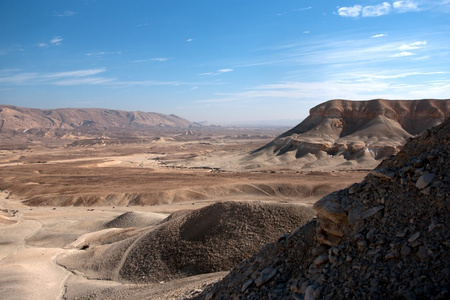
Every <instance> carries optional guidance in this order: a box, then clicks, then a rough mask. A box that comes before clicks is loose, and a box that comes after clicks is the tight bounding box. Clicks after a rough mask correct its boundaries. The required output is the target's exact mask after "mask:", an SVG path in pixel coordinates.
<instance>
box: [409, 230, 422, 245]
mask: <svg viewBox="0 0 450 300" xmlns="http://www.w3.org/2000/svg"><path fill="white" fill-rule="evenodd" d="M419 236H420V231H418V232H416V233H414V234H413V235H411V236H410V237H409V239H408V242H410V243H412V242H414V241H415V240H417V239H418V238H419Z"/></svg>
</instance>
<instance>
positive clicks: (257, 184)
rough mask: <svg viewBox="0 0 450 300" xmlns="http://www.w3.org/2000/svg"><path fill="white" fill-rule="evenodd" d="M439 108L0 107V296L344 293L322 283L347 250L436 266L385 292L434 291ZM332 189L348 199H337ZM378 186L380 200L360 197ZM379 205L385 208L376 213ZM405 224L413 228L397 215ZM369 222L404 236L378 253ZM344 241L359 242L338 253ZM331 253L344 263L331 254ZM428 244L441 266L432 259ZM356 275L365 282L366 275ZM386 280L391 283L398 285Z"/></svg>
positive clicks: (442, 111)
mask: <svg viewBox="0 0 450 300" xmlns="http://www.w3.org/2000/svg"><path fill="white" fill-rule="evenodd" d="M449 105H450V101H449V100H415V101H404V100H380V99H375V100H370V101H349V100H331V101H329V102H325V103H323V104H320V105H318V106H317V107H315V108H312V109H311V111H310V116H309V117H308V118H306V119H305V120H304V121H302V122H301V123H300V124H299V125H298V126H296V127H294V128H293V129H289V128H270V127H266V128H243V127H224V126H205V125H202V124H196V123H192V122H189V121H187V120H184V119H182V118H180V117H177V116H173V115H171V116H166V115H163V114H153V115H151V117H150V116H149V115H146V114H145V113H139V114H137V113H132V112H115V111H113V110H101V109H95V110H89V109H85V110H80V109H77V110H71V109H62V110H55V111H49V110H46V111H44V110H37V109H33V110H30V109H26V108H20V107H13V106H2V107H1V109H2V111H0V116H1V119H2V120H3V121H2V131H1V132H0V135H1V137H2V149H1V150H0V151H1V152H0V165H1V168H0V173H1V176H0V189H1V198H0V205H1V215H0V217H1V219H0V236H1V247H0V255H1V260H0V264H1V266H2V267H1V268H0V272H1V273H2V274H1V276H0V278H1V279H0V290H1V291H2V295H3V297H5V299H190V298H197V299H203V298H207V299H231V298H233V297H234V298H236V297H237V298H245V299H263V298H267V299H269V298H270V299H273V298H277V299H278V298H280V299H292V298H294V299H297V298H299V299H301V298H302V297H304V298H305V299H306V298H307V297H309V298H308V299H313V298H311V297H315V298H333V297H335V296H336V295H339V297H344V298H347V297H361V296H362V294H358V292H356V290H354V289H350V290H348V289H345V290H344V294H342V293H341V294H336V293H337V292H333V288H334V287H335V285H333V284H331V285H330V284H327V282H336V279H329V278H336V276H340V275H335V274H338V273H336V271H337V270H340V271H341V272H344V273H343V274H347V275H342V276H344V277H345V278H347V277H348V276H352V274H353V273H352V272H354V270H356V267H355V266H354V265H355V264H354V263H350V262H351V261H353V262H360V264H358V269H361V268H363V269H364V270H366V268H367V267H368V266H364V264H363V262H365V261H366V260H368V259H369V258H370V259H373V265H376V266H378V265H380V266H378V267H377V268H382V267H381V266H383V259H384V261H387V263H388V264H390V265H393V264H394V262H396V263H401V264H403V265H408V266H409V268H410V269H413V268H415V269H418V270H422V271H420V272H426V270H431V269H432V270H433V272H437V274H440V275H436V276H437V277H439V276H440V277H439V278H441V279H439V280H437V279H436V280H434V279H433V280H434V282H435V284H434V286H433V288H432V289H431V290H430V288H428V290H423V289H422V290H415V289H409V288H407V287H404V293H403V292H402V293H400V292H398V293H399V294H398V295H399V297H401V296H403V297H405V298H409V297H410V296H411V295H418V296H420V295H425V296H427V297H431V298H440V297H445V295H447V294H448V290H446V286H447V287H448V282H447V281H445V277H446V275H445V272H446V270H447V269H446V267H445V261H446V260H447V261H448V259H447V258H448V253H449V252H448V243H447V244H446V242H445V241H446V238H445V235H444V233H443V232H442V230H444V231H445V229H446V228H447V229H448V224H447V223H448V222H447V221H446V219H445V214H446V213H447V214H448V207H447V206H446V205H447V204H446V201H447V200H446V199H447V197H448V196H447V194H448V191H446V186H448V185H447V184H446V182H447V181H448V170H447V167H446V166H447V161H448V160H447V158H448V149H447V148H446V147H448V134H449V133H448V122H444V120H445V119H446V118H448V117H449V112H450V109H449ZM318 111H319V112H320V113H317V112H318ZM321 111H323V112H321ZM362 112H363V113H362ZM418 112H420V114H419V113H418ZM16 116H20V118H17V117H16ZM111 116H113V119H114V122H112V121H111V118H112V117H111ZM136 116H139V117H136ZM319 116H320V117H319ZM40 118H44V119H45V120H47V121H45V122H43V121H42V120H43V119H40ZM53 118H54V119H53ZM105 118H106V119H105ZM311 119H312V121H311ZM36 120H37V121H36ZM122 120H124V121H122ZM135 120H138V121H135ZM140 120H146V122H147V123H145V122H143V121H140ZM148 120H151V122H148ZM167 120H169V121H167ZM173 120H177V122H173ZM180 120H182V121H180ZM133 122H137V123H139V124H138V125H135V124H134V123H133ZM440 123H442V125H441V126H440V127H438V128H440V129H435V125H439V124H440ZM329 124H331V125H329ZM336 124H341V125H340V126H336ZM413 125H414V126H413ZM346 126H351V128H349V127H346ZM305 128H306V129H305ZM432 128H433V129H432ZM430 130H432V131H430ZM342 132H344V133H342ZM421 134H422V136H421V137H420V138H419V140H418V142H416V141H415V140H416V136H420V135H421ZM287 138H288V140H287ZM3 141H4V142H3ZM357 141H358V143H359V144H358V145H360V146H359V147H356V146H355V143H356V142H357ZM406 141H408V143H407V144H406V146H404V144H405V142H406ZM361 142H362V143H363V144H361ZM333 143H334V144H333ZM374 149H375V150H374ZM402 149H403V150H402ZM446 149H447V150H446ZM349 151H352V153H350V154H349ZM433 151H434V152H433ZM446 151H447V152H446ZM411 160H415V162H414V163H413V166H412V167H411V166H410V164H411V163H409V161H411ZM418 161H420V163H419V162H418ZM408 163H409V165H408ZM397 174H400V175H397ZM426 174H433V176H432V177H433V178H431V175H429V176H428V177H427V178H425V179H424V178H422V179H421V180H425V181H426V182H425V183H423V185H424V186H421V187H420V190H418V192H419V193H418V194H417V195H416V194H413V193H412V188H409V187H408V189H407V190H406V192H403V193H404V194H405V195H406V194H408V195H409V197H413V198H414V199H416V198H417V199H418V200H416V201H419V202H418V205H419V206H418V208H417V209H419V211H410V212H409V211H408V214H410V215H411V216H409V217H407V216H405V218H409V219H402V220H401V221H399V220H397V219H395V215H396V214H395V213H394V214H393V217H390V218H388V217H387V214H386V213H387V211H388V208H385V206H386V205H388V204H387V203H392V204H390V205H394V207H395V206H396V205H404V207H408V205H407V204H405V203H404V202H401V201H405V200H401V199H403V198H402V197H401V196H400V195H401V193H400V194H398V193H397V192H393V193H391V194H392V195H398V196H397V197H398V198H399V199H400V200H398V199H392V200H390V198H389V196H388V195H390V193H389V192H388V191H389V190H391V189H392V190H393V191H396V190H401V189H402V187H403V186H408V184H409V183H408V182H409V180H412V181H414V184H415V183H416V181H418V177H419V175H426ZM416 177H417V178H416ZM430 178H431V179H430ZM390 182H393V183H392V184H394V183H395V184H399V186H397V187H391V186H389V184H390ZM398 182H401V183H398ZM430 182H431V183H432V185H431V186H430ZM346 189H347V190H346ZM364 189H366V190H364ZM362 191H365V192H364V193H362ZM342 193H344V194H345V195H346V196H345V197H347V198H345V199H347V200H343V199H344V196H338V195H341V194H342ZM360 194H361V195H360ZM377 194H380V195H381V196H379V197H381V198H377V197H376V196H375V198H373V197H374V195H377ZM358 197H360V198H358ZM348 198H349V199H352V200H349V199H348ZM354 198H355V199H361V200H353V199H354ZM380 199H382V200H380ZM431 199H435V200H433V201H437V202H436V203H433V204H429V205H431V206H432V207H436V208H437V211H436V212H433V211H430V212H427V213H428V215H427V217H426V218H421V221H420V222H419V221H415V219H414V215H417V214H426V212H425V210H424V209H423V208H421V207H423V206H427V205H428V204H426V203H427V201H431ZM351 201H360V202H358V203H361V204H358V203H357V202H355V204H352V203H351ZM373 201H375V202H377V201H378V202H379V201H382V202H380V203H381V204H382V205H381V204H380V203H375V204H372V202H373ZM390 201H391V202H390ZM395 201H397V202H398V203H397V202H395ZM399 201H400V202H401V203H403V204H400V202H399ZM422 202H423V204H419V203H422ZM330 203H331V204H330ZM369 204H370V205H369ZM342 207H344V208H342ZM396 209H398V208H396ZM410 209H413V208H410ZM402 210H405V212H406V208H402ZM379 211H382V212H383V214H386V217H385V218H384V219H381V220H379V219H377V218H378V217H379V214H377V213H378V212H379ZM390 211H391V212H392V209H390ZM347 214H348V215H347ZM373 216H376V217H377V218H375V217H374V218H372V217H373ZM375 219H376V221H375ZM366 220H367V221H366ZM369 221H370V222H372V223H367V222H369ZM377 222H381V223H377ZM389 222H390V223H389ZM417 222H419V223H417ZM427 222H428V223H430V224H428V223H427ZM366 223H367V224H366ZM405 223H406V224H413V225H414V226H413V227H414V228H409V227H411V225H410V226H409V227H405V228H403V227H401V226H400V225H399V224H405ZM377 224H383V226H381V227H380V225H377ZM425 225H426V226H428V227H427V228H432V229H433V230H429V231H432V232H433V233H434V232H436V230H437V231H438V233H439V234H438V236H437V237H433V236H430V237H428V239H427V240H426V242H423V244H421V243H417V242H415V241H416V240H418V241H420V239H418V237H416V236H415V235H416V234H417V232H419V237H422V238H424V234H425V233H423V232H424V231H423V230H424V228H422V227H424V226H425ZM402 226H403V225H402ZM430 226H431V227H430ZM400 227H401V228H400ZM382 228H394V229H395V230H396V233H395V234H397V235H396V236H397V239H400V238H409V239H411V241H410V242H409V244H408V245H407V246H403V248H401V245H400V244H398V241H397V240H396V241H395V242H394V241H393V240H392V237H391V240H389V238H385V239H387V240H389V241H390V243H391V249H390V250H389V249H387V248H386V245H387V244H389V242H388V241H383V242H377V241H378V240H376V239H375V237H378V236H382V234H384V233H382ZM435 228H437V229H435ZM383 230H384V229H383ZM366 231H367V232H366ZM315 232H317V233H315ZM400 235H402V236H401V237H400ZM361 236H366V238H367V239H368V240H367V241H365V240H363V239H361ZM352 239H353V240H352ZM355 239H356V241H354V240H355ZM288 241H289V243H287V242H288ZM363 242H364V245H363ZM353 243H356V244H358V245H360V244H361V246H358V247H360V248H362V249H363V250H361V249H359V248H358V249H359V250H360V252H357V251H359V250H354V249H352V250H350V248H348V247H350V246H349V245H352V244H353ZM436 243H437V244H436ZM392 244H394V245H396V246H395V247H394V246H392ZM343 247H347V248H345V249H346V250H344V248H343ZM399 247H400V248H399ZM280 251H281V252H280ZM345 251H347V252H348V254H346V255H347V263H345V261H340V260H338V259H337V258H336V257H335V256H339V255H338V254H340V253H343V252H345ZM355 251H356V252H355ZM361 251H362V252H361ZM416 252H417V254H416ZM295 253H296V254H295ZM327 253H328V254H327ZM399 253H401V254H399ZM404 253H406V254H405V255H403V254H404ZM291 255H296V256H297V258H295V259H294V258H292V256H291ZM408 255H410V256H411V255H412V257H413V258H411V259H410V258H409V256H408ZM414 255H416V256H414ZM436 255H439V261H440V263H439V264H440V265H442V266H443V267H442V269H441V270H440V271H438V270H436V269H433V268H434V267H433V265H434V264H433V262H432V259H438V258H436ZM339 257H340V258H341V257H342V256H339ZM350 257H351V259H350ZM415 257H418V258H419V259H416V258H415ZM413 263H414V264H415V265H414V264H413ZM249 264H251V266H249ZM310 265H311V266H310ZM308 267H309V269H308ZM329 268H331V269H332V270H335V271H333V272H332V273H330V271H329ZM349 268H350V269H349ZM352 268H353V269H352ZM430 268H431V269H430ZM369 269H370V270H372V269H373V266H370V265H369ZM410 269H408V270H410ZM250 270H251V271H250ZM294 270H296V271H294ZM380 270H381V269H380ZM230 271H231V273H229V272H230ZM380 272H381V271H380ZM442 272H443V273H442ZM413 273H414V272H413ZM413 273H411V278H419V279H414V280H418V281H417V282H423V284H424V285H425V286H429V285H427V284H428V283H427V282H428V281H427V280H428V279H427V280H425V279H420V278H422V277H423V275H420V274H413ZM368 274H369V273H368ZM383 274H384V273H383ZM421 274H424V273H421ZM250 275H251V276H250ZM416 275H417V276H416ZM230 276H231V277H230ZM258 276H260V277H258ZM308 276H309V277H308ZM333 276H335V277H333ZM367 276H368V278H371V279H372V280H375V279H374V278H378V277H377V276H378V275H377V276H375V275H374V273H373V272H372V273H370V275H367ZM380 276H381V275H380ZM383 276H386V275H383ZM420 276H422V277H420ZM437 277H436V278H437ZM380 278H381V277H380ZM382 278H385V277H382ZM427 278H428V277H427ZM447 278H448V276H447ZM367 280H369V279H367ZM411 280H412V279H411ZM374 282H375V281H374ZM376 282H377V284H376V285H374V288H373V289H371V290H370V291H364V292H363V287H362V286H361V288H360V290H359V291H360V292H359V293H364V294H366V295H373V297H385V296H386V295H384V294H380V289H381V288H382V286H383V284H386V282H385V281H384V279H377V281H376ZM399 282H400V283H399V285H401V281H399ZM363 283H364V281H363ZM363 283H360V282H359V281H356V282H355V283H352V285H350V287H354V286H355V285H357V284H363ZM375 287H376V288H375ZM414 288H415V286H414ZM388 289H389V290H392V292H396V291H397V289H399V286H398V285H395V286H389V287H388ZM394 290H395V291H394ZM350 291H353V292H350ZM383 295H384V296H383ZM295 297H297V298H295Z"/></svg>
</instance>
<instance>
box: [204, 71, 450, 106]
mask: <svg viewBox="0 0 450 300" xmlns="http://www.w3.org/2000/svg"><path fill="white" fill-rule="evenodd" d="M441 74H444V72H420V71H411V72H406V73H397V74H396V73H391V74H376V75H373V74H366V73H341V74H336V76H335V77H334V78H331V79H327V80H323V81H285V82H277V83H273V84H266V85H260V86H255V87H252V88H250V89H248V90H247V91H243V92H236V93H217V94H216V95H215V97H212V98H209V99H204V100H199V101H198V102H199V103H226V102H237V101H255V102H256V103H257V102H259V101H262V100H263V99H267V98H271V99H273V101H279V102H282V101H287V100H296V101H297V100H298V101H310V102H317V103H319V102H323V101H325V100H329V99H336V98H340V99H353V100H357V99H361V100H363V99H374V98H388V99H418V98H423V97H430V98H445V97H448V93H449V92H450V79H443V80H439V79H428V80H423V78H433V75H437V76H439V75H441ZM407 77H412V80H407V81H404V80H403V79H405V78H407ZM414 77H416V78H414ZM409 79H411V78H409ZM414 79H416V83H411V82H414V81H415V80H414ZM408 82H409V83H408Z"/></svg>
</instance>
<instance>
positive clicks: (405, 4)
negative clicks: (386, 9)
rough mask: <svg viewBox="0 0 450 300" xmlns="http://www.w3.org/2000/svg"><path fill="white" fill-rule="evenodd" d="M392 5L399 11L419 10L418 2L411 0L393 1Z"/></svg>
mask: <svg viewBox="0 0 450 300" xmlns="http://www.w3.org/2000/svg"><path fill="white" fill-rule="evenodd" d="M392 7H394V9H395V10H397V11H398V12H399V13H404V12H409V11H419V10H420V9H419V7H418V6H417V3H416V2H414V1H411V0H404V1H395V2H394V3H392Z"/></svg>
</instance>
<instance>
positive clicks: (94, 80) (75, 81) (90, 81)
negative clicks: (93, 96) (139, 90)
mask: <svg viewBox="0 0 450 300" xmlns="http://www.w3.org/2000/svg"><path fill="white" fill-rule="evenodd" d="M111 81H113V79H110V78H101V77H89V78H72V79H66V80H60V81H55V82H53V83H52V84H53V85H97V84H103V83H108V82H111Z"/></svg>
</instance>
